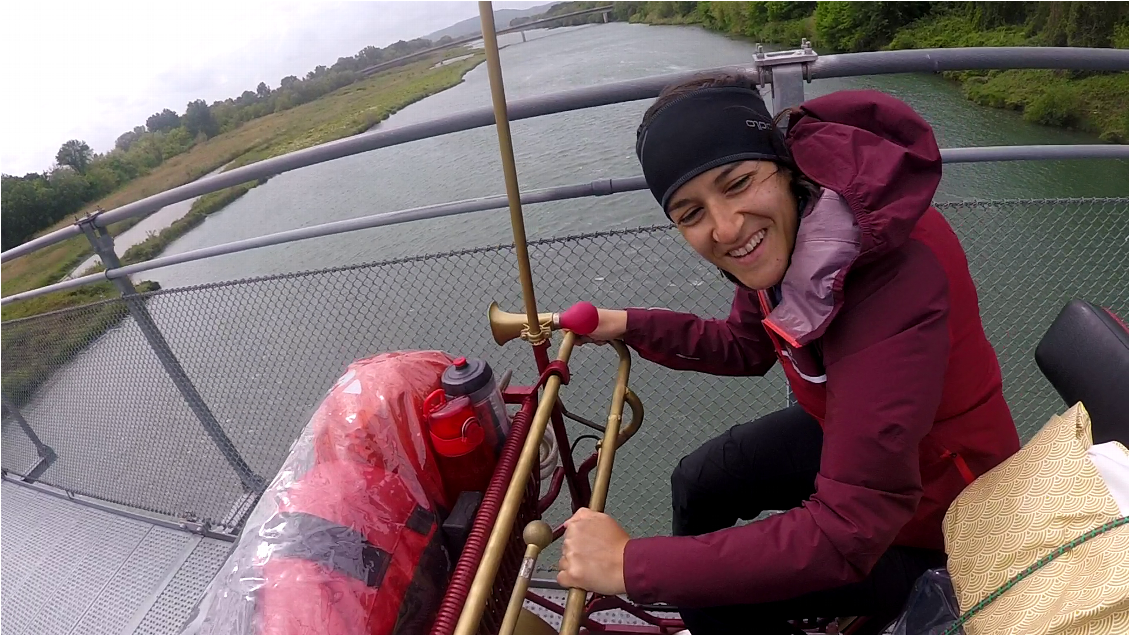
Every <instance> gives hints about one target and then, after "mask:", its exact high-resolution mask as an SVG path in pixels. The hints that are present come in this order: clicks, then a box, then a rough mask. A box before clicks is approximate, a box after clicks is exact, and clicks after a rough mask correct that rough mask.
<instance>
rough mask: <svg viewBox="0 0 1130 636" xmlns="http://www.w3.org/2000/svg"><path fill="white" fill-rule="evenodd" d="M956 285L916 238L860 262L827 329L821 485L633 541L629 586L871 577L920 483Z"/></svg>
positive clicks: (672, 595) (692, 594)
mask: <svg viewBox="0 0 1130 636" xmlns="http://www.w3.org/2000/svg"><path fill="white" fill-rule="evenodd" d="M947 290H948V287H947V282H946V278H945V274H944V272H943V270H942V267H941V265H940V264H939V263H938V261H937V259H936V258H935V257H934V255H933V254H932V253H931V252H930V251H929V249H928V248H926V247H925V246H923V245H922V244H920V243H917V242H915V241H911V242H909V243H908V244H906V245H905V246H904V247H903V249H900V250H898V251H896V252H894V253H892V254H889V255H888V256H887V257H884V258H882V259H879V260H877V261H875V262H874V263H873V264H871V265H870V266H868V267H863V268H860V269H859V270H856V271H853V272H852V273H851V274H850V275H849V277H848V279H847V281H846V283H845V290H844V300H845V306H844V308H843V311H842V313H841V314H840V316H839V318H838V319H837V320H836V321H835V322H834V323H833V324H832V326H831V327H830V328H829V329H828V331H827V333H826V334H825V336H824V338H823V343H824V359H825V368H826V372H827V378H828V380H827V410H826V414H825V415H826V417H825V421H824V441H823V445H822V450H821V461H820V470H819V473H818V475H817V477H816V484H815V486H816V492H815V494H813V495H812V497H811V498H810V499H809V500H808V501H805V502H804V503H803V504H802V505H801V506H800V507H798V508H795V509H793V510H790V511H787V512H784V513H782V514H778V515H774V516H771V517H769V518H767V519H764V520H762V521H758V522H755V523H751V524H748V525H745V526H740V527H735V528H729V529H726V530H721V531H718V532H714V533H711V534H706V535H701V536H697V537H655V538H646V539H633V540H631V541H629V543H628V545H627V547H626V549H625V552H624V578H625V582H626V584H627V589H628V593H629V594H630V595H631V597H632V598H633V599H634V600H636V601H639V602H655V601H665V602H669V603H675V604H679V605H684V606H687V607H696V606H711V605H720V604H735V603H761V602H770V601H775V600H781V599H787V598H794V597H796V596H798V595H800V594H805V593H808V592H813V591H818V590H822V589H829V588H833V587H838V586H840V585H844V584H847V583H851V582H855V581H859V580H861V579H862V578H864V577H865V576H866V575H867V574H868V573H869V572H870V571H871V568H872V567H873V566H874V565H875V562H876V561H877V560H878V559H879V557H880V556H881V555H882V554H883V552H885V551H886V550H887V548H888V547H889V546H890V545H891V544H892V542H893V541H894V539H895V536H896V535H897V534H898V532H899V530H901V528H902V527H903V525H905V524H906V522H907V521H909V520H910V519H911V518H912V516H913V514H914V511H915V509H916V507H917V505H918V501H919V499H920V498H921V495H922V485H921V480H920V476H919V466H918V446H919V443H920V442H921V440H922V439H923V437H924V436H925V435H926V433H927V432H928V431H929V429H930V427H931V425H932V423H933V419H934V415H935V413H936V412H937V409H938V405H939V404H940V402H941V395H942V386H943V376H944V374H945V371H946V366H947V359H948V352H949V333H948V327H947V319H948V313H949V311H948V296H947Z"/></svg>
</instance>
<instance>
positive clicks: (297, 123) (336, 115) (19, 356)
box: [2, 51, 484, 404]
mask: <svg viewBox="0 0 1130 636" xmlns="http://www.w3.org/2000/svg"><path fill="white" fill-rule="evenodd" d="M453 54H454V53H452V52H450V51H449V52H447V55H442V54H437V55H436V56H435V57H433V58H430V59H425V60H422V61H420V62H417V63H414V64H411V65H409V66H406V67H403V68H399V69H392V70H389V71H385V72H383V73H380V74H377V75H375V76H373V77H370V78H367V79H365V80H362V81H360V82H357V83H355V84H352V85H350V86H346V87H343V88H341V89H339V90H337V91H335V92H333V93H330V94H329V95H326V96H323V97H321V98H319V99H317V100H314V101H312V102H310V103H307V104H303V105H301V106H298V107H295V108H292V109H290V110H286V111H283V112H280V113H275V114H272V115H267V116H265V117H261V118H259V119H256V120H252V121H250V122H248V123H246V124H244V125H243V126H241V127H240V128H239V129H237V130H234V131H232V132H230V133H226V134H224V135H220V136H217V137H215V138H213V139H210V140H208V141H207V142H205V143H202V144H198V145H197V146H195V147H193V148H192V149H191V150H190V151H188V152H186V153H184V154H183V155H179V156H177V157H175V158H173V159H172V160H170V161H168V162H166V163H165V164H163V165H161V166H160V167H158V168H157V169H156V170H154V171H153V172H152V173H151V174H149V175H147V176H146V177H143V178H141V179H137V180H135V181H133V182H131V183H129V184H127V185H126V186H124V187H122V188H121V189H119V190H118V191H116V192H114V193H112V194H111V195H109V196H107V197H105V198H103V199H102V200H100V201H97V202H95V203H93V204H92V205H91V208H92V209H93V208H95V207H101V208H103V209H107V210H108V209H113V208H115V207H118V206H121V205H125V204H126V203H130V202H132V201H137V200H140V199H142V198H144V197H147V196H150V195H152V194H156V193H158V192H162V191H164V190H167V189H169V188H173V187H176V186H179V185H183V184H185V183H188V182H190V181H193V180H195V179H197V178H199V177H201V176H203V175H205V174H208V173H209V172H212V171H213V170H215V169H217V168H218V167H220V166H225V165H228V164H231V166H230V167H238V166H242V165H246V164H249V163H253V162H255V161H261V160H263V159H267V158H270V157H274V156H278V155H282V154H285V153H287V152H291V151H294V150H299V149H302V148H307V147H310V146H314V145H317V144H320V143H325V142H328V141H332V140H335V139H340V138H343V137H348V136H350V135H355V134H358V133H361V132H364V131H366V130H368V129H369V128H371V127H372V126H374V125H375V124H377V123H379V122H380V121H382V120H384V119H386V118H387V117H389V116H390V115H392V114H393V113H395V112H397V111H399V110H401V109H403V108H404V107H406V106H408V105H409V104H411V103H413V102H416V101H418V100H420V99H422V98H424V97H427V96H428V95H432V94H435V93H437V92H440V91H442V90H444V89H447V88H450V87H452V86H454V85H456V84H458V83H460V82H461V81H462V78H463V75H465V74H466V73H467V72H468V71H469V70H471V69H472V68H474V67H475V66H476V65H478V64H479V62H481V61H482V60H483V59H484V56H483V54H481V53H476V54H475V55H473V56H472V57H470V58H468V59H466V60H461V61H459V62H454V63H451V64H448V65H446V66H443V67H440V68H436V69H432V68H431V66H432V65H433V64H435V63H436V61H438V60H439V59H444V58H445V57H449V56H451V55H453ZM255 185H257V184H256V183H254V182H252V183H245V184H241V185H238V186H234V187H231V188H227V189H225V190H221V191H218V192H214V193H211V194H208V195H204V196H202V197H200V198H199V199H198V200H197V201H196V202H195V203H193V205H192V208H191V210H190V212H189V213H188V214H187V215H186V216H185V217H183V218H181V219H180V220H178V221H176V222H174V223H173V224H172V225H170V226H169V227H168V228H166V229H164V230H163V231H161V232H160V233H159V234H154V235H151V236H150V237H149V238H148V239H147V240H146V241H144V242H142V243H140V244H138V245H136V246H134V247H132V248H130V249H129V250H127V251H126V252H125V254H123V255H122V262H123V263H125V264H130V263H137V262H142V261H145V260H148V259H151V258H153V257H155V256H157V255H159V254H160V253H161V252H162V251H163V250H164V249H165V247H166V246H167V245H169V244H170V243H171V242H172V241H174V240H175V239H176V238H178V237H180V236H182V235H183V234H185V233H186V232H188V231H189V230H191V229H192V228H194V227H196V226H197V225H199V224H200V223H202V222H203V221H204V220H205V219H206V218H207V216H208V215H209V214H212V213H214V212H217V211H219V210H220V209H222V208H224V207H225V206H226V205H228V204H229V203H231V202H232V201H235V200H236V199H238V198H239V197H240V196H242V195H243V194H245V193H247V191H248V190H250V189H251V188H253V187H255ZM68 223H69V221H63V222H61V223H59V224H58V225H57V226H56V227H54V228H50V229H49V230H45V233H46V232H49V231H51V230H54V229H57V228H58V227H64V226H65V225H67V224H68ZM129 225H132V224H129V223H122V224H116V225H115V226H112V227H111V231H112V232H114V233H120V232H122V231H124V230H125V229H126V227H128V226H129ZM89 254H90V248H89V244H88V243H87V241H86V239H85V238H84V237H76V238H73V239H70V240H68V241H65V242H63V243H60V244H57V245H54V246H52V247H51V248H48V249H46V250H43V251H40V252H37V253H35V254H32V255H29V256H25V257H23V258H20V259H17V260H15V261H12V262H10V263H6V264H4V267H3V293H4V295H8V294H13V293H18V292H20V291H25V290H28V289H34V288H36V287H40V286H42V285H47V284H50V283H53V282H56V281H58V280H61V279H62V278H63V277H65V276H66V275H67V274H69V273H70V272H71V271H72V270H73V269H74V268H75V267H76V266H77V265H78V264H79V263H81V262H82V260H83V259H84V258H86V257H87V256H89ZM137 286H138V288H139V290H141V291H143V292H144V291H150V290H153V289H156V288H157V285H156V284H155V283H152V282H149V281H145V282H141V283H139V284H138V285H137ZM117 295H118V294H117V293H116V292H115V291H114V288H113V286H112V285H111V284H110V283H109V282H102V283H97V284H92V285H85V286H83V287H79V288H77V289H73V290H68V291H64V292H57V293H53V294H46V295H44V296H39V297H36V298H33V299H30V300H26V301H20V302H15V303H12V304H10V305H7V306H5V307H4V308H3V310H2V318H3V320H4V321H8V320H14V319H18V318H23V317H28V316H33V315H37V314H42V313H44V312H49V311H54V310H57V309H62V308H66V307H73V306H77V305H87V304H90V303H97V301H100V300H105V299H110V298H115V297H117ZM126 314H127V311H126V307H125V305H124V304H122V303H102V304H94V305H92V306H90V307H89V308H88V309H86V310H82V311H77V312H67V313H64V314H56V315H55V317H54V318H52V319H50V320H52V321H53V322H52V323H50V324H44V323H42V322H41V321H38V320H37V321H31V322H29V323H18V322H17V323H9V324H8V325H6V326H5V327H4V358H5V362H6V363H8V364H11V365H12V366H7V367H6V368H5V373H4V376H3V390H4V392H5V394H7V395H9V396H11V397H12V399H13V400H15V401H16V403H17V404H19V403H22V402H24V401H25V400H26V399H27V398H28V397H30V394H31V392H32V391H33V390H34V389H35V387H37V386H38V385H39V384H40V383H41V382H43V381H44V380H45V379H46V378H47V377H49V376H50V374H51V373H52V372H54V370H55V369H57V368H58V367H60V366H61V365H63V364H65V363H66V362H67V361H68V360H70V359H71V358H72V357H73V356H74V355H76V354H77V353H78V352H79V351H81V350H82V349H83V348H85V346H86V345H88V344H89V343H90V342H92V341H93V340H94V339H95V338H97V337H98V336H99V335H101V334H102V333H103V332H104V331H106V330H107V329H109V328H111V327H113V326H114V325H115V324H117V323H118V322H119V321H120V320H122V318H124V317H125V316H126Z"/></svg>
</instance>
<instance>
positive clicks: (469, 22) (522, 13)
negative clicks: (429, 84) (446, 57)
mask: <svg viewBox="0 0 1130 636" xmlns="http://www.w3.org/2000/svg"><path fill="white" fill-rule="evenodd" d="M555 4H559V3H558V2H550V3H547V4H543V5H539V6H536V7H530V8H529V9H498V10H496V11H495V12H494V26H495V28H497V29H505V28H506V27H508V26H510V21H511V20H513V19H514V18H528V17H530V16H534V15H541V14H543V13H545V12H546V11H548V10H549V8H550V7H552V6H553V5H555ZM479 33H482V29H481V28H480V27H479V19H478V18H477V17H476V18H467V19H466V20H463V21H462V22H456V23H455V24H453V25H451V26H449V27H447V28H446V29H440V30H439V31H436V32H435V33H429V34H428V35H425V36H424V38H425V39H427V40H431V41H432V42H435V41H436V40H438V39H440V38H442V37H443V36H445V35H449V36H451V37H453V38H461V37H463V36H467V35H478V34H479Z"/></svg>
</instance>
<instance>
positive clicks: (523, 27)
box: [361, 5, 612, 76]
mask: <svg viewBox="0 0 1130 636" xmlns="http://www.w3.org/2000/svg"><path fill="white" fill-rule="evenodd" d="M590 13H603V14H604V21H605V22H608V14H610V13H612V5H607V6H603V7H593V8H592V9H585V10H583V11H574V12H572V13H562V14H561V15H555V16H552V17H548V18H542V19H541V20H534V21H533V22H526V23H525V24H519V25H517V26H512V27H507V28H505V29H497V30H496V31H495V33H497V34H498V35H504V34H506V33H517V32H518V31H528V30H529V29H536V28H538V27H540V26H543V25H546V24H549V23H551V22H558V21H560V20H564V19H565V18H572V17H575V16H578V15H588V14H590ZM523 37H525V36H523ZM481 39H483V36H482V33H479V34H476V35H468V36H466V37H462V38H459V39H457V40H452V41H450V42H448V43H447V44H441V45H439V46H433V47H431V48H430V49H424V50H422V51H416V52H415V53H411V54H409V55H404V56H401V57H398V58H396V59H394V60H389V61H387V62H381V63H380V64H374V65H373V66H370V67H368V68H365V69H362V70H361V75H365V76H368V75H372V74H373V73H380V72H381V71H383V70H386V69H390V68H392V67H394V66H400V65H401V64H404V63H406V62H411V61H413V60H417V59H420V58H422V57H426V56H428V55H431V54H432V53H435V52H436V51H443V50H445V49H450V48H454V47H457V46H463V45H464V44H468V43H470V42H474V41H476V40H481Z"/></svg>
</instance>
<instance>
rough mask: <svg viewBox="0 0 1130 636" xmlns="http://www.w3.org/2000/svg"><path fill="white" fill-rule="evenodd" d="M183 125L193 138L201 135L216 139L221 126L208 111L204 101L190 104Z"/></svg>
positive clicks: (185, 111)
mask: <svg viewBox="0 0 1130 636" xmlns="http://www.w3.org/2000/svg"><path fill="white" fill-rule="evenodd" d="M183 123H184V127H185V129H186V130H188V134H189V135H191V136H193V137H196V136H197V135H199V134H201V133H203V134H204V136H205V137H214V136H216V133H218V132H220V126H219V124H217V123H216V119H215V118H214V117H212V111H210V110H208V105H207V104H205V103H204V100H202V99H198V100H196V101H192V102H189V103H188V107H186V108H185V110H184V122H183Z"/></svg>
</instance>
